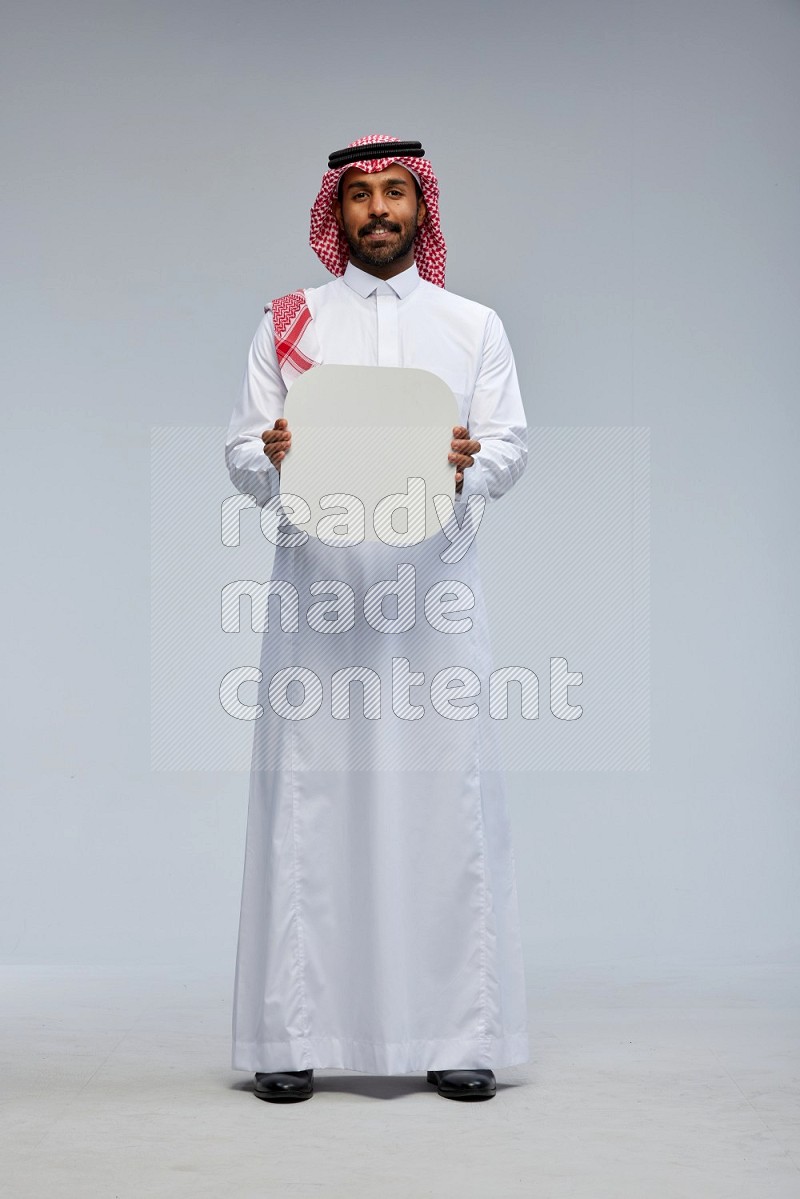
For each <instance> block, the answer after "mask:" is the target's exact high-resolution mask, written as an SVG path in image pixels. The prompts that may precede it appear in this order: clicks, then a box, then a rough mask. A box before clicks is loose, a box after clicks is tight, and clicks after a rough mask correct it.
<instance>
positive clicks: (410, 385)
mask: <svg viewBox="0 0 800 1199" xmlns="http://www.w3.org/2000/svg"><path fill="white" fill-rule="evenodd" d="M284 416H285V417H286V419H287V421H288V424H289V429H290V431H291V434H292V445H291V449H290V450H289V452H288V453H287V455H286V457H285V458H284V459H283V461H282V463H281V476H280V489H281V492H282V493H286V492H291V493H292V494H294V495H297V496H300V497H302V499H304V500H305V502H306V503H307V504H308V506H309V509H310V511H311V517H310V520H309V521H308V522H305V521H304V522H303V524H302V528H303V530H304V531H305V532H306V533H308V534H309V536H316V528H317V524H318V522H319V521H320V520H321V519H322V518H323V517H327V518H328V523H330V515H331V513H332V512H335V511H336V510H337V503H336V502H334V500H333V499H328V500H327V501H326V503H325V504H324V505H323V504H322V500H323V497H326V496H327V497H334V496H335V497H342V496H345V495H346V496H356V497H357V498H358V499H359V500H360V501H361V502H362V503H363V505H364V514H365V521H364V540H366V541H380V540H382V538H380V537H379V536H378V534H377V533H376V531H375V523H374V515H375V512H376V508H377V507H378V505H379V504H380V502H381V501H382V500H386V499H387V497H390V496H395V495H400V494H405V493H407V492H408V491H409V482H408V481H409V479H410V478H415V479H422V480H423V481H424V505H425V532H424V536H425V538H428V537H431V536H433V535H434V534H435V533H436V532H438V531H439V530H440V529H441V525H440V523H439V519H438V517H437V515H436V510H435V508H434V506H433V498H434V496H436V495H447V496H450V497H451V498H454V497H455V473H456V468H455V465H454V464H453V463H452V462H448V460H447V456H448V454H449V453H450V442H451V440H452V437H453V426H454V425H455V424H456V423H457V421H458V404H457V401H456V398H455V396H454V395H453V392H452V391H451V390H450V388H449V387H448V385H447V384H446V383H445V382H444V380H443V379H440V378H439V376H438V375H434V374H433V373H432V372H431V371H425V370H417V369H416V368H412V367H395V366H333V365H331V366H317V367H314V368H313V369H311V370H309V371H306V373H305V374H304V375H301V376H300V378H299V379H297V380H295V382H294V383H293V384H292V385H291V387H290V388H289V391H288V393H287V395H286V403H285V406H284ZM420 493H421V488H420V486H419V485H418V484H416V485H415V494H417V495H420ZM392 506H393V505H392V504H391V502H390V503H389V504H388V507H389V508H392ZM344 510H345V509H344V507H342V511H344ZM386 510H387V505H386V504H385V505H384V507H383V509H382V511H384V512H385V511H386ZM420 510H421V509H420ZM409 519H410V515H409V513H408V509H407V508H403V507H402V506H401V505H398V506H397V511H395V512H394V514H393V516H392V517H391V523H392V527H393V528H394V530H395V532H396V533H398V534H402V533H405V532H406V531H407V528H408V520H409ZM289 523H291V522H289ZM404 526H405V527H404Z"/></svg>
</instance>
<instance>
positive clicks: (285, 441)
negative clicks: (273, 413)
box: [261, 417, 292, 474]
mask: <svg viewBox="0 0 800 1199" xmlns="http://www.w3.org/2000/svg"><path fill="white" fill-rule="evenodd" d="M261 440H262V441H263V442H264V453H265V454H266V455H267V456H268V457H269V460H270V462H271V463H272V465H273V466H274V467H275V469H276V470H277V472H278V474H280V470H281V462H282V461H283V459H284V458H285V456H286V454H287V452H288V450H289V447H290V445H291V442H292V435H291V433H290V432H289V422H288V421H287V420H286V419H285V418H284V417H281V418H280V419H279V420H276V421H275V428H274V429H265V430H264V432H263V433H262V434H261Z"/></svg>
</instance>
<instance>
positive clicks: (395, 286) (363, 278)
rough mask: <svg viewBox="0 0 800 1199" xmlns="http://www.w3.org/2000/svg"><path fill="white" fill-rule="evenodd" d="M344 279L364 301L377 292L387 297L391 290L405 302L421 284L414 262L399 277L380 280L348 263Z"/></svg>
mask: <svg viewBox="0 0 800 1199" xmlns="http://www.w3.org/2000/svg"><path fill="white" fill-rule="evenodd" d="M342 279H343V280H344V282H345V283H346V284H347V286H348V287H352V289H353V291H355V292H358V294H359V295H360V296H363V297H364V299H366V298H367V296H371V295H372V294H373V292H375V291H378V292H379V294H383V295H386V294H387V291H389V290H391V291H392V292H394V294H395V295H396V296H397V298H398V299H400V300H404V299H405V297H406V296H408V295H410V294H411V292H412V291H413V290H414V288H415V287H417V285H418V284H419V271H418V270H417V264H416V263H415V262H412V264H411V266H410V267H408V269H407V270H405V271H401V272H400V274H399V275H393V276H392V278H391V279H378V278H377V276H376V275H370V274H368V273H367V272H366V271H362V270H361V268H360V267H357V266H355V265H354V264H353V263H352V262H348V264H347V266H346V267H345V270H344V274H343V275H342Z"/></svg>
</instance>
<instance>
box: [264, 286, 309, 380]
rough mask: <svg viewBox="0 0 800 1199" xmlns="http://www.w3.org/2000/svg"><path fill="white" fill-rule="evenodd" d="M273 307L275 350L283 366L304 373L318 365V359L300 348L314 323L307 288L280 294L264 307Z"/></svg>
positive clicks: (279, 363)
mask: <svg viewBox="0 0 800 1199" xmlns="http://www.w3.org/2000/svg"><path fill="white" fill-rule="evenodd" d="M270 308H271V309H272V324H273V327H274V329H275V350H276V353H277V355H278V365H279V367H280V368H281V370H282V371H283V370H284V368H287V369H289V370H291V371H292V372H293V373H296V374H302V373H303V372H304V371H307V370H310V369H311V367H312V366H316V365H317V364H316V363H315V361H314V359H313V358H309V357H308V355H307V354H304V353H303V351H302V350H301V349H300V343H301V341H302V338H303V334H304V333H305V332H306V330H307V329H308V326H309V325H310V323H311V313H310V312H309V310H308V306H307V304H306V294H305V292H304V291H290V292H289V294H288V295H286V296H279V297H278V298H277V299H276V300H273V301H272V303H271V304H269V305H267V307H266V308H265V309H264V311H265V312H269V310H270Z"/></svg>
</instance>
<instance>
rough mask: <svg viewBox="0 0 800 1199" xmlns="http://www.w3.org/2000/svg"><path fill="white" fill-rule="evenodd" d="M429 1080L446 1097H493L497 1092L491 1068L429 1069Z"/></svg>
mask: <svg viewBox="0 0 800 1199" xmlns="http://www.w3.org/2000/svg"><path fill="white" fill-rule="evenodd" d="M428 1082H432V1083H434V1084H435V1085H436V1088H437V1090H438V1092H439V1094H440V1095H444V1097H445V1099H491V1098H492V1097H493V1096H494V1095H495V1094H496V1092H497V1082H496V1080H495V1077H494V1074H493V1073H492V1071H491V1070H429V1071H428Z"/></svg>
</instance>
